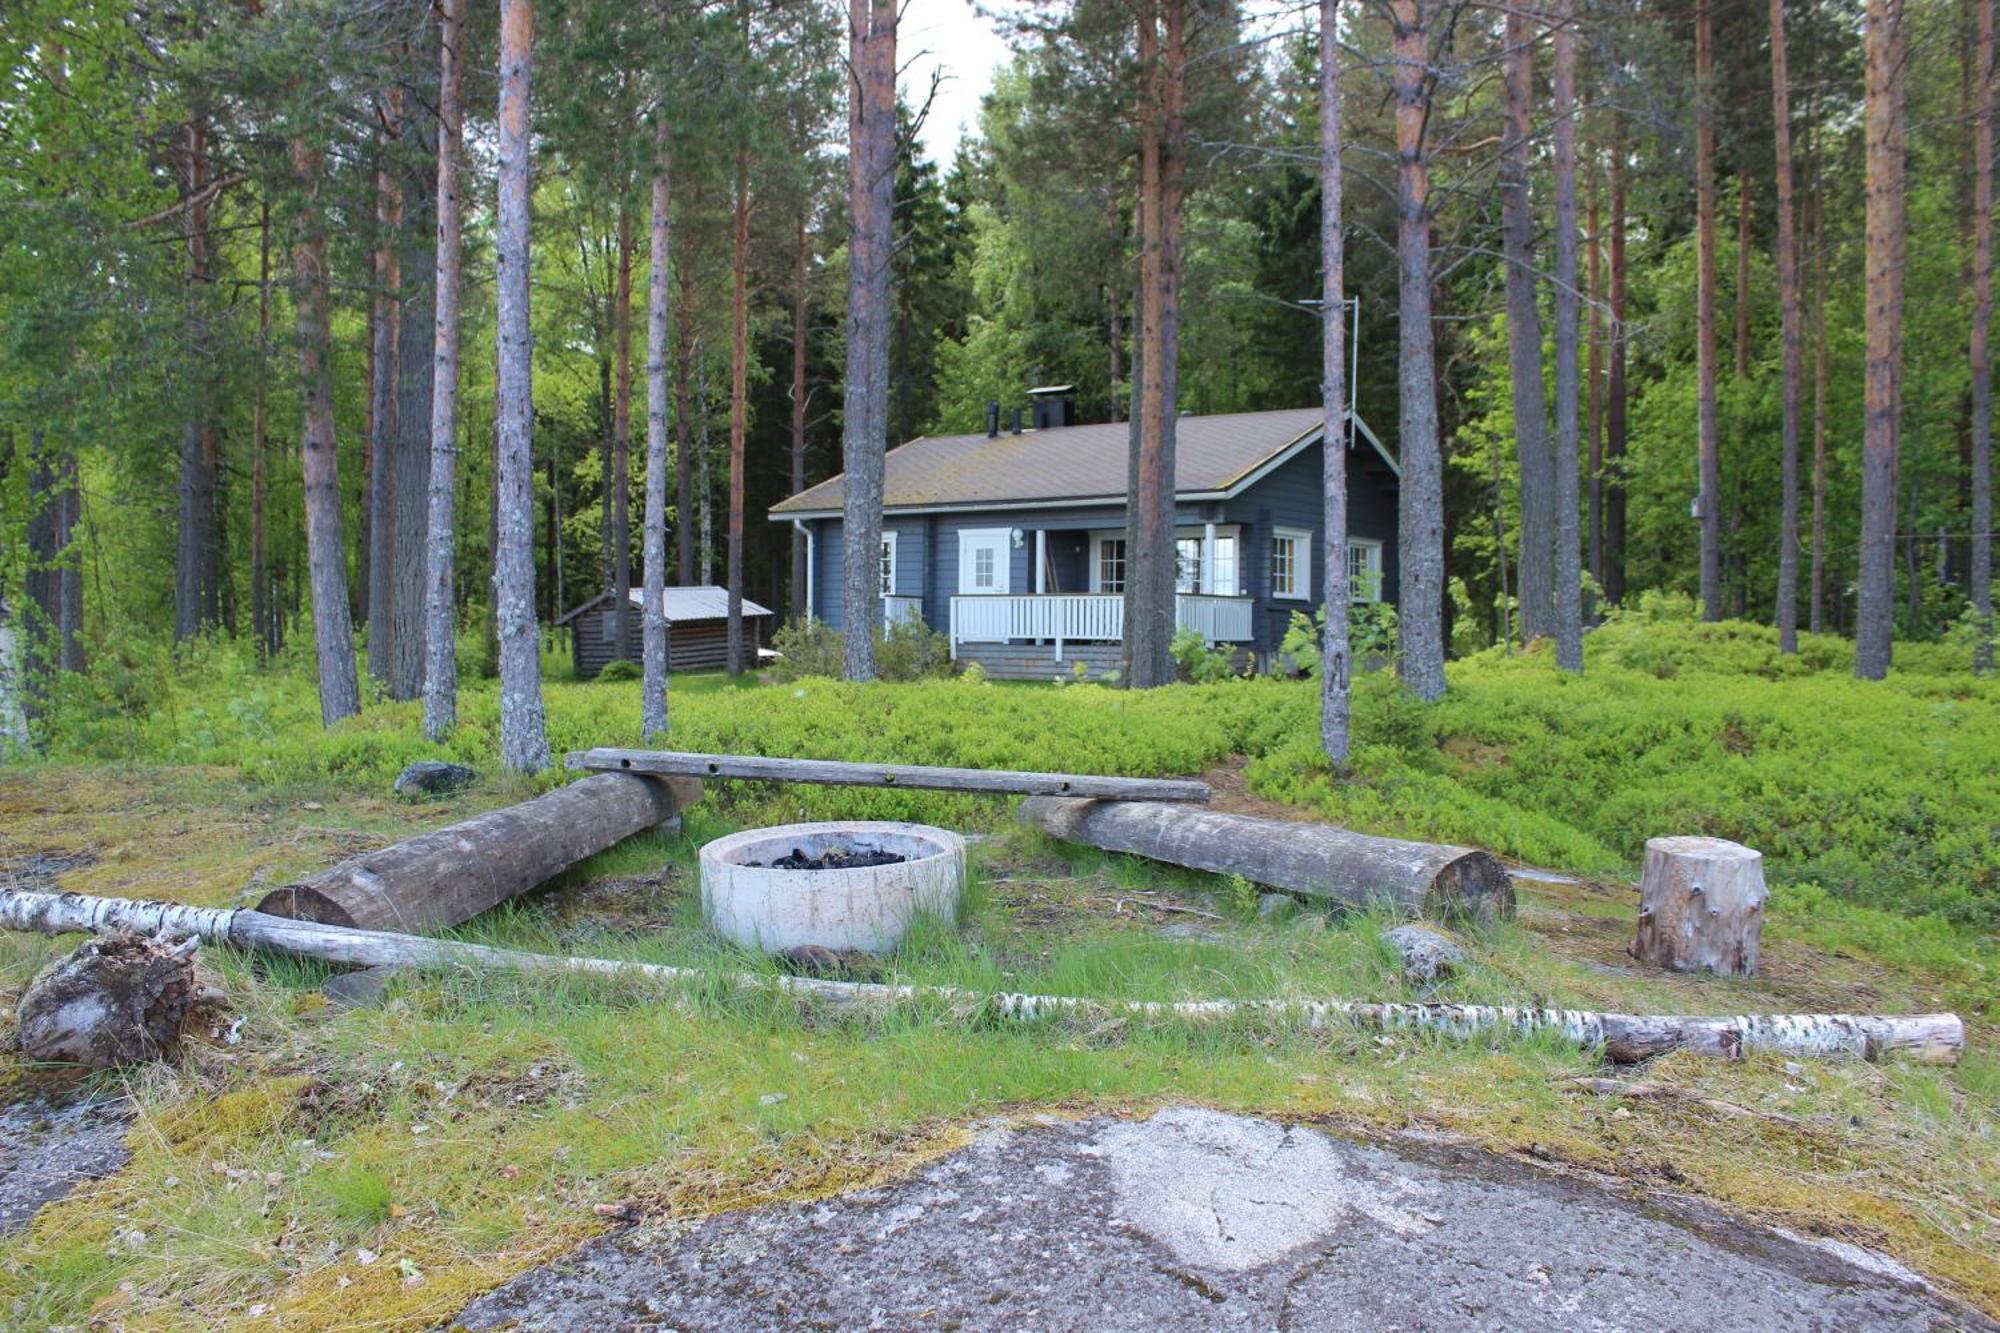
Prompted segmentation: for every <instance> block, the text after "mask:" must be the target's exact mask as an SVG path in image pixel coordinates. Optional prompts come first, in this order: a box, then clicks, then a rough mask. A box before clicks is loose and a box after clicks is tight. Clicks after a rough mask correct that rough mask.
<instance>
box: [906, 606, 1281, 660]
mask: <svg viewBox="0 0 2000 1333" xmlns="http://www.w3.org/2000/svg"><path fill="white" fill-rule="evenodd" d="M1250 611H1251V602H1250V599H1249V598H1248V597H1236V596H1227V597H1225V596H1220V595H1214V594H1207V593H1179V594H1176V595H1175V597H1174V629H1175V631H1176V632H1179V631H1181V630H1194V631H1195V632H1197V633H1199V634H1200V635H1201V636H1202V638H1204V639H1206V640H1207V641H1208V642H1209V643H1219V644H1236V643H1249V642H1250V641H1251V639H1252V637H1253V631H1252V625H1251V614H1250ZM946 632H947V633H948V634H949V635H950V637H951V655H952V657H953V658H954V659H956V658H958V657H959V655H960V652H961V649H962V648H963V647H964V646H965V645H970V644H995V643H1026V644H1045V645H1047V646H1048V647H1049V648H1050V650H1051V655H1050V660H1051V661H1052V662H1053V663H1056V664H1058V665H1060V664H1061V663H1062V662H1063V661H1064V656H1065V654H1066V653H1067V652H1069V651H1070V650H1071V649H1073V648H1074V647H1075V646H1077V645H1080V644H1106V643H1109V644H1116V643H1122V642H1123V641H1124V639H1125V597H1124V594H1123V593H1115V592H1114V593H1041V594H1035V593H1019V594H1016V593H983V594H966V595H960V596H956V597H953V598H952V599H951V621H950V624H949V625H948V626H947V630H946Z"/></svg>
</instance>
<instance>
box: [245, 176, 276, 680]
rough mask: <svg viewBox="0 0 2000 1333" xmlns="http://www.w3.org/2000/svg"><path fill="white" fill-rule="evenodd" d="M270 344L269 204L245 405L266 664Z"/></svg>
mask: <svg viewBox="0 0 2000 1333" xmlns="http://www.w3.org/2000/svg"><path fill="white" fill-rule="evenodd" d="M270 343H271V201H270V200H269V199H265V200H263V201H262V202H261V204H260V205H259V206H258V211H257V369H256V372H255V373H256V382H255V384H254V385H253V387H252V394H253V396H252V398H251V401H250V635H251V637H252V638H253V639H255V640H256V643H257V661H258V662H259V663H260V664H262V663H265V662H268V661H269V660H270V657H271V654H272V652H273V651H275V649H276V643H275V639H274V636H273V635H272V633H271V620H272V611H273V608H272V606H271V589H270V587H269V586H268V583H269V579H270V561H269V557H268V553H267V552H266V550H265V545H266V540H267V538H266V533H265V523H266V518H265V513H264V510H265V506H266V505H267V504H268V503H269V498H270V487H271V481H270V464H269V461H268V457H269V454H270V444H271V442H270V435H269V431H268V429H267V426H268V423H267V421H266V420H265V415H264V408H265V404H264V387H265V386H264V378H265V376H266V375H268V374H269V373H270V369H271V368H270V364H269V349H270Z"/></svg>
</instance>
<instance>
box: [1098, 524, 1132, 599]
mask: <svg viewBox="0 0 2000 1333" xmlns="http://www.w3.org/2000/svg"><path fill="white" fill-rule="evenodd" d="M1097 590H1098V591H1099V592H1124V591H1125V539H1124V538H1123V537H1100V538H1098V541H1097Z"/></svg>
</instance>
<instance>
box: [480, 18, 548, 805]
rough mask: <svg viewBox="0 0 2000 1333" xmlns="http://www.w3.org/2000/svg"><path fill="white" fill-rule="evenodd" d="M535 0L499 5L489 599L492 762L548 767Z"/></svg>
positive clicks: (528, 768) (524, 768)
mask: <svg viewBox="0 0 2000 1333" xmlns="http://www.w3.org/2000/svg"><path fill="white" fill-rule="evenodd" d="M534 24H535V16H534V0H500V194H499V205H498V209H497V230H498V244H497V246H496V248H495V253H494V259H495V264H496V267H497V270H498V272H497V275H496V279H495V283H494V286H495V289H496V296H497V302H498V335H499V343H500V356H499V380H498V384H497V387H496V391H495V393H496V407H495V414H496V416H497V417H498V423H497V424H498V427H499V465H500V474H499V477H498V479H497V481H496V485H497V486H498V501H497V503H498V505H499V529H500V530H499V534H498V549H497V550H496V551H495V554H494V569H493V595H494V602H495V606H496V619H497V621H498V625H499V633H500V760H501V762H502V763H504V764H505V765H506V766H507V767H508V768H511V769H514V770H516V771H517V772H524V773H535V772H539V771H541V770H542V769H544V768H547V767H548V766H549V742H548V736H547V734H546V730H545V726H544V722H543V715H542V673H541V635H540V632H539V627H538V625H537V624H536V620H535V553H534V537H535V514H534V466H535V459H534V429H535V407H534V397H533V392H534V389H533V376H534V350H533V345H532V342H531V336H532V335H531V334H530V331H529V323H528V276H529V275H528V255H529V249H528V197H529V160H528V158H529V151H530V144H531V128H532V127H531V122H530V116H529V107H530V101H529V99H530V95H531V94H530V86H529V77H530V73H531V68H530V64H531V61H532V59H533V49H534V30H535V29H534Z"/></svg>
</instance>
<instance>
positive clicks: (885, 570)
mask: <svg viewBox="0 0 2000 1333" xmlns="http://www.w3.org/2000/svg"><path fill="white" fill-rule="evenodd" d="M881 585H882V586H881V587H880V588H879V589H878V591H879V592H880V593H881V594H882V596H884V597H894V596H895V595H896V534H895V533H893V532H885V533H883V534H882V578H881Z"/></svg>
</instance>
